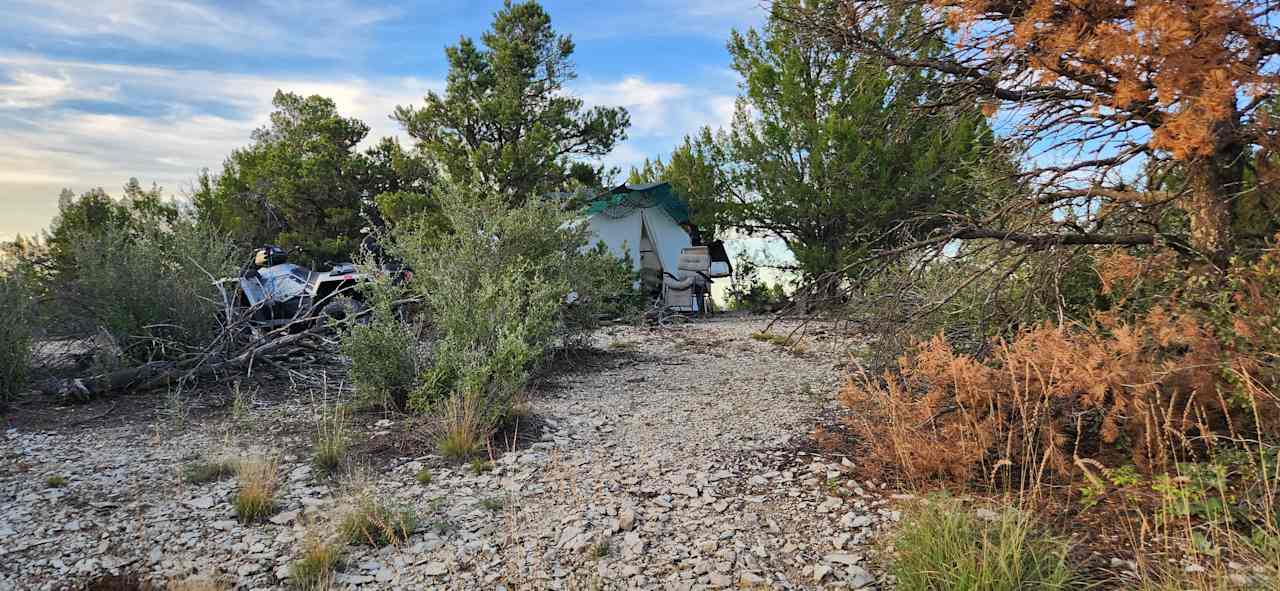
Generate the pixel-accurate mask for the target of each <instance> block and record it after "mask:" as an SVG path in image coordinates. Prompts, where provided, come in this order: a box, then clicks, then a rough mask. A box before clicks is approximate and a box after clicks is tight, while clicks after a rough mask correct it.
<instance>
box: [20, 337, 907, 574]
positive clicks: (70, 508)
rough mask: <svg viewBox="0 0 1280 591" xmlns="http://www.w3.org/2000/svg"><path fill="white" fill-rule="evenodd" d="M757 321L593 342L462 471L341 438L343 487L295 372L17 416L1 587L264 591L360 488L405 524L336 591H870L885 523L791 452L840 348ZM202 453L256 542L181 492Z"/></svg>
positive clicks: (316, 399)
mask: <svg viewBox="0 0 1280 591" xmlns="http://www.w3.org/2000/svg"><path fill="white" fill-rule="evenodd" d="M765 323H766V321H765V320H762V319H717V320H714V321H709V322H704V323H696V324H690V325H685V326H680V327H676V328H672V329H647V328H645V329H641V328H634V327H615V328H610V329H605V330H603V331H601V332H600V333H599V334H598V335H597V336H596V342H595V345H596V346H597V347H598V348H599V351H597V352H594V353H592V354H589V355H579V356H577V357H573V358H570V359H568V360H566V361H563V362H560V363H559V364H558V366H557V368H556V369H555V371H553V372H551V375H550V377H548V378H547V379H546V381H545V382H543V383H540V384H539V386H538V388H537V389H536V391H535V392H534V394H533V395H532V398H531V407H532V416H531V417H530V418H529V419H527V420H526V421H525V422H524V424H525V425H526V427H525V428H526V432H525V433H524V434H523V436H520V435H518V434H517V433H515V432H511V433H509V434H508V435H510V439H509V441H510V440H514V441H524V443H523V444H519V443H516V444H511V445H509V446H507V447H508V448H509V449H495V450H494V451H493V454H492V455H493V458H494V460H495V461H494V462H493V469H492V470H490V471H487V472H481V473H478V474H477V473H475V471H474V470H472V469H470V468H469V467H467V466H458V465H451V464H449V463H447V462H445V461H443V460H442V459H441V458H439V457H437V456H435V455H432V454H431V453H429V450H430V449H431V447H430V446H429V445H427V444H426V443H425V442H424V441H423V440H422V438H421V437H420V436H414V435H411V434H409V433H410V432H411V431H412V430H411V429H409V428H408V421H409V419H405V418H403V417H397V416H383V415H370V414H360V415H357V416H356V418H355V423H356V424H355V425H354V426H353V429H354V436H355V437H356V438H357V439H358V445H356V447H355V451H353V454H352V457H353V460H352V464H353V466H351V467H349V468H348V469H347V470H346V471H345V473H344V475H342V476H340V477H336V478H335V477H329V476H325V475H322V474H320V473H319V472H318V471H317V470H315V469H313V468H312V467H311V466H310V464H309V459H310V451H309V447H310V444H311V441H312V437H313V433H314V430H315V424H316V423H315V421H316V418H315V417H317V416H318V415H319V414H320V413H321V411H322V410H323V409H324V408H326V407H328V406H329V405H331V404H333V403H334V402H335V397H339V396H340V395H341V393H342V392H343V388H342V387H341V384H336V383H332V382H329V383H322V382H320V381H317V380H316V379H314V378H308V377H306V376H302V375H294V376H292V377H291V378H289V379H283V378H277V379H276V381H275V382H269V383H267V385H265V386H264V385H262V384H257V383H255V386H252V387H250V386H244V387H240V386H233V387H227V386H222V387H221V391H220V392H221V393H220V394H219V393H216V392H215V393H212V394H210V393H203V394H197V393H189V394H180V393H178V394H172V395H167V396H166V395H159V396H157V395H151V397H150V398H148V399H146V401H145V402H147V403H148V404H145V405H144V404H142V403H140V402H139V401H137V400H131V401H128V402H121V401H116V402H114V403H107V402H103V403H101V404H99V405H98V406H96V407H94V408H93V409H89V410H85V409H80V410H67V411H66V413H65V414H66V415H67V416H73V417H76V418H74V419H66V420H59V419H57V418H56V417H58V416H61V415H59V414H58V411H59V409H48V410H47V411H45V412H44V414H42V415H36V414H30V413H28V414H23V413H22V412H19V413H18V414H17V415H15V416H14V417H11V418H10V419H9V421H10V427H9V428H8V429H7V430H6V431H5V432H4V433H3V436H2V441H3V443H2V444H0V590H4V589H23V590H25V589H67V588H71V589H75V588H82V587H83V586H84V584H85V583H86V582H88V581H92V580H94V579H99V580H101V578H102V577H104V576H105V575H112V574H116V575H120V574H130V575H138V576H142V577H144V578H146V579H150V580H154V581H161V582H163V581H175V580H183V579H185V578H188V577H192V576H196V577H205V578H210V579H219V580H225V581H229V582H231V583H233V584H234V585H235V587H236V588H239V589H278V588H285V587H287V586H288V565H289V563H290V562H291V561H292V560H294V559H295V558H296V557H297V556H298V553H299V551H300V547H301V545H302V542H303V540H304V539H305V538H306V537H307V536H308V535H324V533H325V532H331V531H333V522H334V521H335V520H336V519H338V518H340V516H341V515H342V514H343V512H344V511H347V510H349V508H350V506H351V504H352V499H353V494H360V492H359V491H363V493H364V494H376V495H379V496H381V497H384V498H387V499H389V500H391V502H393V503H394V504H396V505H400V506H403V507H406V508H412V509H413V510H414V511H415V512H416V513H417V515H418V516H419V520H418V525H417V527H416V530H415V531H414V533H413V534H412V535H411V536H410V537H409V539H408V540H407V541H405V542H404V543H401V544H398V545H393V546H386V547H383V548H380V549H373V548H370V547H366V546H350V547H348V548H347V554H346V557H345V560H344V567H343V569H342V571H341V573H340V574H339V575H338V579H337V583H338V584H337V586H338V587H340V588H359V589H423V588H438V589H701V588H722V587H745V588H761V589H818V588H828V589H837V588H839V589H857V588H878V587H882V586H883V585H884V584H885V581H884V580H883V577H882V576H881V575H880V574H879V573H877V571H876V569H875V567H874V565H873V564H872V560H871V557H872V556H873V552H872V550H871V546H870V544H871V538H872V536H873V534H874V533H875V532H876V531H877V530H878V529H880V528H883V527H885V526H886V525H887V524H890V523H892V522H893V521H895V520H896V519H897V517H898V515H897V513H896V512H894V511H892V510H891V509H890V507H889V504H888V502H887V500H886V498H885V496H886V495H884V494H883V493H884V491H883V490H881V489H880V488H879V487H877V486H876V485H875V484H874V483H868V482H859V481H857V480H855V479H852V478H851V477H850V476H849V475H848V473H847V468H846V466H847V461H846V460H843V459H842V458H840V457H839V456H834V457H833V456H828V455H823V454H820V453H818V452H815V451H811V450H809V448H810V447H811V446H808V445H806V444H805V442H806V441H807V433H808V432H809V431H810V430H811V429H812V427H813V425H814V421H815V417H817V416H819V415H821V414H822V413H823V412H824V411H829V410H830V408H831V406H832V405H833V404H834V403H833V402H832V396H833V394H834V393H835V391H836V389H837V387H838V384H839V382H840V380H841V376H842V373H843V372H842V369H841V368H842V367H843V363H844V362H845V361H846V360H845V358H844V352H845V351H847V347H848V342H847V341H845V340H844V339H843V338H837V336H836V335H835V334H834V333H833V332H830V329H829V328H828V329H823V328H822V327H815V326H811V327H808V328H807V329H806V330H807V331H809V332H811V333H814V334H810V335H809V336H807V337H806V338H805V340H804V344H803V346H802V348H801V349H799V350H792V349H786V348H782V347H780V346H778V345H777V344H774V343H770V342H765V341H759V340H755V339H753V338H751V334H752V333H753V332H755V331H758V330H760V329H761V328H762V327H763V326H764V324H765ZM786 328H789V327H786ZM815 331H816V332H815ZM228 390H230V392H228ZM129 398H136V397H129ZM120 404H124V405H125V407H126V410H117V406H115V405H120ZM128 408H132V409H133V410H127V409H128ZM143 409H145V410H143ZM86 415H87V416H86ZM33 416H35V417H38V418H39V420H36V419H31V418H30V417H33ZM51 416H52V417H55V418H50V417H51ZM535 434H536V435H535ZM499 447H502V446H499ZM214 456H232V457H241V458H243V457H251V456H258V457H263V458H273V459H274V460H275V461H276V462H278V465H279V471H280V472H279V473H280V479H281V485H280V489H279V493H278V495H277V512H276V513H275V514H274V515H273V516H272V517H271V518H270V520H269V521H266V522H264V523H260V524H253V525H242V524H241V523H240V522H238V521H237V520H236V519H235V512H234V510H233V509H232V507H231V505H230V502H229V500H230V499H231V497H232V495H233V494H234V492H235V490H236V487H237V486H238V484H237V482H236V480H235V479H234V478H232V479H226V480H221V481H215V482H212V483H208V484H199V485H197V484H190V483H187V482H185V481H184V479H183V478H182V477H181V469H182V467H183V466H184V465H187V464H190V463H191V462H193V461H195V460H197V459H199V458H202V457H203V458H208V457H214ZM423 468H426V469H427V470H428V471H429V472H430V473H431V475H432V478H431V481H430V482H429V483H428V484H421V483H420V482H419V481H418V479H417V475H418V474H419V472H420V471H422V469H423ZM58 477H61V478H64V479H65V483H59V482H58ZM59 484H61V485H60V486H58V485H59Z"/></svg>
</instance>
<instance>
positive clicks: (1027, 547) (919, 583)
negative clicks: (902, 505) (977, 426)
mask: <svg viewBox="0 0 1280 591" xmlns="http://www.w3.org/2000/svg"><path fill="white" fill-rule="evenodd" d="M1034 523H1035V518H1034V516H1032V515H1031V514H1028V513H1023V512H1019V511H1015V510H1012V509H1008V510H1005V511H1003V512H1002V513H998V514H996V516H995V517H994V518H993V519H983V518H981V517H979V516H977V515H976V514H975V513H974V512H972V511H970V510H969V508H968V507H966V506H965V505H964V504H962V503H960V502H959V501H957V500H956V499H952V498H949V497H943V496H939V497H933V498H930V499H928V500H925V501H922V502H920V503H918V504H917V505H916V506H914V507H912V508H911V509H910V510H909V511H908V512H907V516H906V518H905V519H904V520H903V522H902V524H901V526H900V527H899V528H898V530H897V532H896V533H895V534H894V537H893V550H894V552H893V558H892V561H891V563H890V565H889V570H890V572H891V573H892V574H893V575H894V576H895V577H896V578H897V589H899V590H900V591H979V590H981V591H1019V590H1050V589H1053V590H1058V589H1074V588H1083V585H1081V584H1080V580H1079V577H1078V575H1077V574H1076V573H1075V572H1074V570H1073V569H1072V568H1071V565H1070V564H1069V562H1068V559H1067V549H1068V548H1067V544H1066V543H1065V542H1063V541H1061V540H1058V539H1055V538H1052V537H1049V536H1046V535H1044V534H1043V533H1041V532H1038V531H1036V528H1035V526H1034Z"/></svg>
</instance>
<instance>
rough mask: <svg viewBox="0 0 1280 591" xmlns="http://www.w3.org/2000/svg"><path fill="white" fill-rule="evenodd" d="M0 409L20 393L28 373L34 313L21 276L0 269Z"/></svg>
mask: <svg viewBox="0 0 1280 591" xmlns="http://www.w3.org/2000/svg"><path fill="white" fill-rule="evenodd" d="M0 310H4V311H5V313H4V320H3V322H0V408H3V407H4V406H5V404H7V403H8V402H9V401H10V400H13V398H14V397H16V396H17V395H18V393H20V392H21V391H22V389H23V388H24V387H25V386H26V383H27V380H28V377H29V376H30V370H31V349H32V335H33V333H34V330H35V309H34V306H33V304H32V299H31V292H30V290H29V289H28V286H27V285H26V282H25V280H24V278H23V277H22V276H20V275H19V274H17V273H6V272H5V271H4V270H3V269H0Z"/></svg>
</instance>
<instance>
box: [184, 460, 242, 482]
mask: <svg viewBox="0 0 1280 591" xmlns="http://www.w3.org/2000/svg"><path fill="white" fill-rule="evenodd" d="M235 473H236V463H235V462H233V461H231V460H223V459H218V460H200V461H197V462H192V463H190V464H187V465H185V466H183V467H182V479H183V480H185V481H187V482H189V483H191V484H205V483H207V482H213V481H215V480H223V479H225V478H230V477H232V476H234V475H235Z"/></svg>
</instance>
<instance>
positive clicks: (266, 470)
mask: <svg viewBox="0 0 1280 591" xmlns="http://www.w3.org/2000/svg"><path fill="white" fill-rule="evenodd" d="M237 475H238V476H239V477H240V490H239V491H237V492H236V496H235V498H234V499H232V501H231V503H232V506H234V507H235V509H236V515H237V516H239V517H240V521H241V522H242V523H255V522H258V521H261V520H262V519H263V518H265V517H267V516H268V515H270V514H271V513H272V512H273V511H274V510H275V505H276V503H275V494H276V486H277V485H278V484H279V482H280V481H279V478H278V475H277V468H276V463H275V462H268V461H251V462H245V463H243V464H240V466H239V468H238V469H237Z"/></svg>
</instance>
